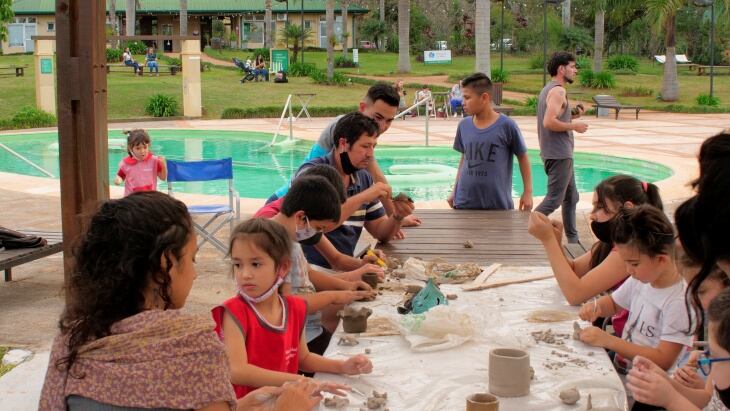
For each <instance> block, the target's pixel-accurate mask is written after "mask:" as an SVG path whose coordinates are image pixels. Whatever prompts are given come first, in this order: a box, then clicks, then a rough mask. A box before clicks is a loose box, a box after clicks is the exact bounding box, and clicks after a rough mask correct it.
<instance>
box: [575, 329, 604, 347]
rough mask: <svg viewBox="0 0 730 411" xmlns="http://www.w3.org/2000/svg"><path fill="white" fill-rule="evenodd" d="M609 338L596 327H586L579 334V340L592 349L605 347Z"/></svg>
mask: <svg viewBox="0 0 730 411" xmlns="http://www.w3.org/2000/svg"><path fill="white" fill-rule="evenodd" d="M610 337H611V336H610V335H609V334H608V333H607V332H605V331H603V330H602V329H600V328H598V327H593V326H590V327H586V328H584V329H583V331H581V332H580V340H581V341H583V342H584V343H586V344H588V345H591V346H593V347H601V348H603V347H605V346H606V344H607V343H608V339H609V338H610Z"/></svg>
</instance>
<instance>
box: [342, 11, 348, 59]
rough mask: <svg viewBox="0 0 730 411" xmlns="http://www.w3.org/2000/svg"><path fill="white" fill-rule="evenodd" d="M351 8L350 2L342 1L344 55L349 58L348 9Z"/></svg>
mask: <svg viewBox="0 0 730 411" xmlns="http://www.w3.org/2000/svg"><path fill="white" fill-rule="evenodd" d="M348 7H350V0H342V55H343V56H344V57H345V58H347V39H349V38H350V35H349V34H348V33H347V8H348Z"/></svg>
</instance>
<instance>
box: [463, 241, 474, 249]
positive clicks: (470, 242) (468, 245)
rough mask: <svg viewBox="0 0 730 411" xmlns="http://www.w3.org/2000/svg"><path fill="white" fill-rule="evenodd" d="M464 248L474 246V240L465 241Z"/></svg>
mask: <svg viewBox="0 0 730 411" xmlns="http://www.w3.org/2000/svg"><path fill="white" fill-rule="evenodd" d="M464 248H474V242H473V241H471V240H466V241H464Z"/></svg>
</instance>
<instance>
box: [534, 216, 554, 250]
mask: <svg viewBox="0 0 730 411" xmlns="http://www.w3.org/2000/svg"><path fill="white" fill-rule="evenodd" d="M527 232H528V233H530V234H531V235H532V236H533V237H535V238H537V239H538V240H540V241H542V242H543V243H544V242H546V241H548V240H549V239H550V237H552V236H554V235H555V234H553V224H552V223H551V222H550V219H549V218H547V216H546V215H545V214H543V213H538V212H537V211H534V212H532V213H531V214H530V220H529V221H528V223H527Z"/></svg>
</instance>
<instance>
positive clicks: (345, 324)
mask: <svg viewBox="0 0 730 411" xmlns="http://www.w3.org/2000/svg"><path fill="white" fill-rule="evenodd" d="M372 313H373V311H372V310H371V309H369V308H367V307H362V308H360V309H354V308H352V307H349V306H348V307H345V309H344V310H340V311H338V312H337V316H338V317H340V318H342V328H343V329H344V330H345V332H346V333H364V332H365V331H366V330H367V329H368V317H370V314H372Z"/></svg>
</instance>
